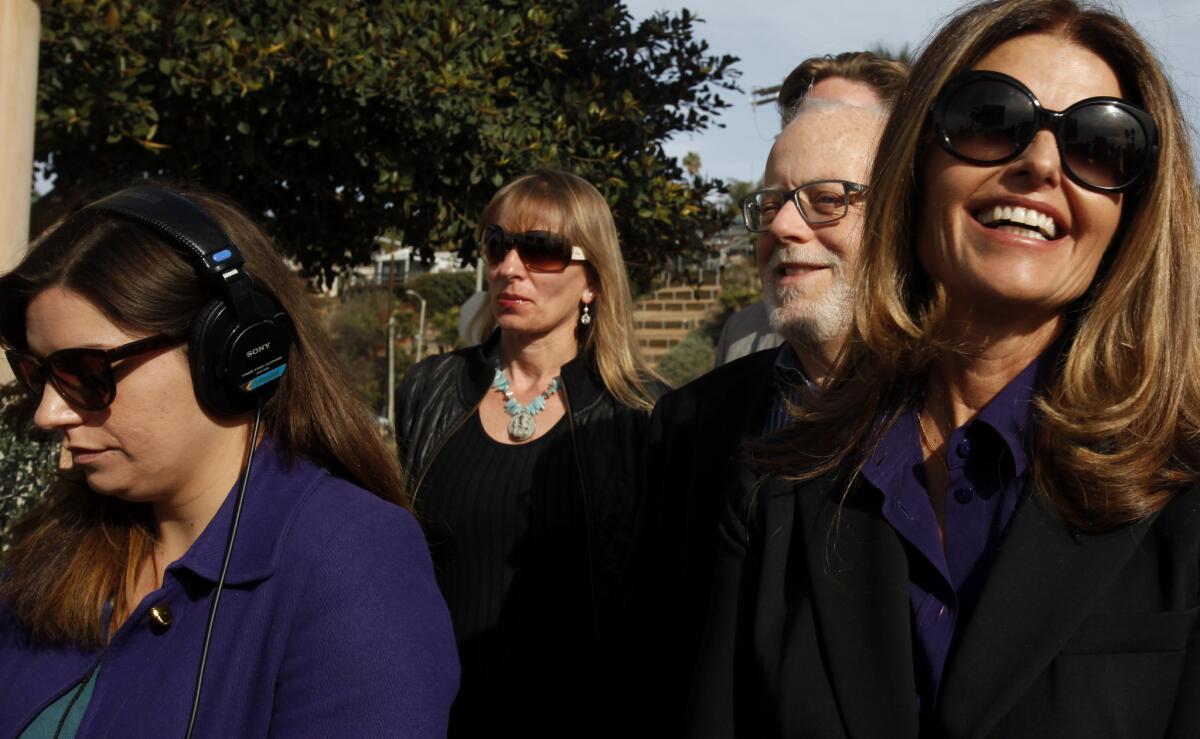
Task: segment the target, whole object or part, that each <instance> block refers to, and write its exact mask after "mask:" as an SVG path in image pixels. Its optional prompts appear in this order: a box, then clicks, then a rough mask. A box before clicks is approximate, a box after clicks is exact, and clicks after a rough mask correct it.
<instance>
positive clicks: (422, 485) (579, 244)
mask: <svg viewBox="0 0 1200 739" xmlns="http://www.w3.org/2000/svg"><path fill="white" fill-rule="evenodd" d="M480 254H481V257H482V258H483V259H484V261H485V262H486V264H487V273H488V287H489V289H488V300H489V303H490V316H489V317H490V318H491V322H492V323H493V325H494V326H495V327H496V330H495V331H493V332H492V334H491V337H490V338H489V339H488V340H487V341H486V342H485V343H484V344H482V345H481V346H475V347H470V348H467V349H461V350H459V351H456V352H453V353H451V354H445V355H442V356H437V357H431V358H429V359H427V360H425V361H424V362H422V363H420V364H418V365H417V366H415V367H413V368H412V369H411V370H410V371H409V373H408V375H407V376H406V377H405V379H404V382H403V383H402V385H401V387H400V388H399V392H398V393H397V402H396V419H397V420H396V425H397V429H396V434H397V439H398V441H399V445H400V450H401V458H402V460H403V462H404V466H405V468H406V469H407V471H408V475H409V477H408V479H409V490H410V491H411V494H412V496H413V504H414V506H415V507H416V509H417V511H418V513H419V514H420V515H421V517H422V521H423V523H424V525H425V530H426V535H427V537H428V540H429V544H430V548H431V551H432V553H433V558H434V564H435V566H436V568H437V570H438V577H439V581H440V584H441V586H442V592H443V593H444V594H445V596H446V600H447V603H448V604H449V606H450V611H451V614H452V616H453V618H454V626H455V632H456V634H457V637H458V644H459V652H460V656H461V658H462V664H463V683H462V689H461V690H460V692H459V697H458V699H457V700H456V701H455V705H454V709H453V711H452V714H451V726H450V734H451V736H484V735H507V734H512V735H524V736H554V735H561V736H590V735H592V734H593V733H594V734H602V733H604V730H603V729H602V728H601V727H604V726H609V725H615V724H618V723H619V722H620V720H621V718H620V711H618V710H615V707H616V706H619V705H627V702H625V701H622V700H621V698H620V696H619V695H618V692H619V691H618V686H619V685H620V682H621V681H620V679H619V677H620V676H619V673H614V672H613V671H612V670H611V668H612V667H613V666H614V665H615V660H614V655H615V654H617V653H618V651H619V648H620V647H621V642H622V640H621V639H620V638H619V637H618V636H617V633H616V629H617V628H618V626H617V624H618V623H620V622H621V619H619V618H618V610H619V603H620V601H621V599H622V594H623V593H625V592H627V591H628V589H629V587H630V586H629V583H628V574H629V573H630V572H631V570H632V562H631V560H630V552H629V546H628V545H629V542H630V539H631V538H632V530H633V526H634V522H635V513H636V504H637V495H636V491H637V489H638V486H637V482H638V478H639V462H640V457H639V453H640V449H641V444H642V438H643V433H644V430H645V427H646V425H647V423H648V420H649V410H650V407H651V405H652V403H653V398H654V397H655V395H656V394H657V392H658V391H659V389H660V386H659V384H658V383H657V381H656V380H654V379H653V376H652V375H651V373H650V372H649V371H648V370H647V368H646V366H645V364H643V362H642V361H641V359H640V358H639V357H638V353H637V348H636V346H635V344H634V338H633V321H632V314H633V311H632V305H631V299H630V292H629V285H628V283H627V281H626V275H625V265H624V262H623V260H622V258H621V251H620V246H619V243H618V238H617V232H616V227H615V226H614V224H613V220H612V215H611V213H610V212H609V209H608V205H607V204H606V203H605V201H604V197H603V196H602V195H601V194H600V193H599V192H598V191H597V190H596V188H594V187H592V186H591V185H590V184H588V183H587V182H585V181H584V180H582V179H580V178H579V177H576V176H574V175H571V174H568V173H565V172H561V171H557V170H549V169H541V170H536V171H534V172H531V173H530V174H527V175H524V176H522V177H519V178H517V179H516V180H514V181H513V182H511V183H509V184H507V185H505V186H504V187H502V188H501V189H500V191H499V192H497V193H496V195H495V197H493V198H492V201H491V203H489V204H488V207H487V208H486V209H485V210H484V212H483V216H482V218H481V219H480Z"/></svg>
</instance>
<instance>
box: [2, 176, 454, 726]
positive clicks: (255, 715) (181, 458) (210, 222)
mask: <svg viewBox="0 0 1200 739" xmlns="http://www.w3.org/2000/svg"><path fill="white" fill-rule="evenodd" d="M243 259H244V262H243V263H241V264H238V263H237V262H238V261H239V260H243ZM209 264H212V265H214V266H215V267H216V273H215V276H216V277H217V279H218V280H219V285H221V286H223V285H226V284H232V285H237V286H239V288H244V290H238V291H233V290H231V291H230V293H228V294H227V293H225V292H224V290H223V287H220V286H218V284H217V283H215V282H214V281H213V280H211V279H210V278H211V277H212V276H213V273H210V272H208V271H206V267H207V265H209ZM202 265H203V266H202ZM221 265H224V266H221ZM0 343H2V344H3V345H4V347H5V348H6V350H7V356H8V359H9V362H10V363H11V366H12V368H13V371H14V373H15V374H16V376H17V378H18V380H19V381H20V383H21V384H22V385H23V386H24V388H25V389H26V390H28V391H29V393H30V401H31V403H32V404H34V405H35V406H36V411H35V414H34V416H33V418H34V422H35V423H36V424H37V425H38V426H39V427H41V428H43V429H46V430H51V431H55V432H58V433H59V434H60V435H61V437H62V444H63V448H64V450H65V453H66V454H67V456H68V457H69V458H70V460H71V463H72V467H71V469H70V470H67V471H64V472H62V473H61V474H60V476H59V478H58V479H57V480H56V481H55V482H54V484H53V485H52V487H51V489H50V490H49V491H47V492H46V494H45V496H44V498H43V502H42V503H41V504H40V505H39V506H38V507H36V508H34V509H33V510H32V511H31V512H30V513H29V514H28V515H27V516H25V517H24V518H23V519H21V520H20V521H18V522H17V523H16V524H15V525H14V526H13V528H12V529H11V531H10V532H9V536H8V539H9V543H10V544H11V547H10V548H9V549H8V550H7V551H5V552H4V553H3V555H2V558H0V571H2V572H3V576H2V577H0V684H2V685H4V686H5V687H4V689H3V690H0V736H4V737H14V736H18V737H50V736H53V737H71V736H77V735H78V736H88V737H102V736H112V737H128V736H184V735H187V736H192V735H195V736H268V735H279V736H378V735H403V736H424V737H437V736H444V733H445V726H446V722H447V720H448V716H449V708H450V703H451V701H452V699H453V696H454V691H455V688H456V687H457V678H458V663H457V659H456V655H455V652H454V642H453V634H452V631H451V624H450V619H449V615H448V613H447V611H446V607H445V603H444V602H443V600H442V598H441V597H440V594H439V592H438V589H437V583H436V581H435V579H434V573H433V569H432V566H431V563H430V560H429V555H428V551H427V549H426V546H425V542H424V537H423V536H422V535H421V531H420V529H419V527H418V526H417V523H416V521H415V520H414V518H413V516H412V515H411V514H410V513H409V512H407V511H406V510H404V509H405V508H407V507H408V502H407V497H406V496H405V493H404V480H403V477H402V473H401V470H400V468H399V466H398V465H397V463H396V459H395V457H394V454H393V453H392V452H391V451H390V450H389V449H388V448H387V447H386V446H385V445H384V444H383V442H382V440H381V439H380V438H379V434H378V433H377V431H376V430H375V428H374V425H373V423H372V421H371V418H370V415H369V414H368V413H367V411H366V409H365V407H364V406H363V405H362V404H361V403H360V402H359V401H358V400H357V399H356V398H355V397H354V395H353V393H352V391H351V390H350V388H349V387H348V386H347V385H346V383H345V380H344V377H345V373H344V371H343V370H342V368H341V367H340V366H338V364H337V362H336V360H335V354H334V352H333V350H332V348H331V346H330V344H329V340H328V338H327V336H326V334H325V331H324V329H323V327H322V325H321V320H320V318H319V317H318V315H317V314H316V312H315V310H314V308H313V306H312V305H311V304H310V298H309V296H308V295H307V294H306V290H305V287H304V285H303V283H302V282H301V281H300V279H299V278H298V277H297V276H296V275H295V274H293V273H292V271H291V270H290V269H289V268H288V267H287V265H286V264H285V263H284V261H283V259H282V258H281V257H280V256H279V254H278V253H277V252H276V250H275V248H274V246H273V245H272V244H271V242H270V240H269V239H268V238H267V237H266V235H265V234H264V233H263V232H262V231H261V230H260V229H259V228H258V227H257V226H256V225H254V223H253V222H252V221H251V220H250V219H249V217H248V216H247V215H246V214H245V213H244V212H242V211H241V210H240V209H238V208H236V207H235V206H233V205H231V204H230V203H227V202H225V201H223V200H221V199H218V198H216V197H213V196H210V195H205V194H202V193H189V194H188V195H186V196H184V195H182V194H181V193H179V192H176V191H174V190H169V189H165V188H161V187H138V188H131V189H127V190H123V191H120V192H117V193H115V194H114V195H112V196H110V197H108V198H105V199H103V200H101V201H99V202H98V203H95V204H93V205H91V206H89V207H87V208H85V209H83V210H80V211H77V212H75V213H73V214H71V215H69V216H68V217H67V218H66V219H65V220H64V221H63V222H62V223H61V224H59V225H58V226H56V227H55V228H54V229H53V230H51V231H50V232H49V233H48V234H46V235H45V236H44V237H43V238H41V239H40V240H39V242H38V243H36V244H34V245H33V247H31V249H30V251H29V253H28V255H26V256H25V258H24V259H23V260H22V261H21V263H20V264H18V265H17V266H16V267H15V268H14V269H13V271H11V272H9V273H7V274H5V275H3V276H0ZM243 369H245V370H248V371H249V373H250V374H249V377H250V379H248V380H247V375H246V374H244V373H243V372H242V370H243ZM243 380H246V381H245V382H242V381H243ZM260 422H261V425H260ZM256 432H257V433H256ZM0 484H2V483H0ZM239 522H240V524H239ZM234 532H239V533H238V536H237V537H236V538H234ZM217 604H219V605H220V609H219V610H218V609H217ZM201 676H202V678H201ZM193 732H194V734H193Z"/></svg>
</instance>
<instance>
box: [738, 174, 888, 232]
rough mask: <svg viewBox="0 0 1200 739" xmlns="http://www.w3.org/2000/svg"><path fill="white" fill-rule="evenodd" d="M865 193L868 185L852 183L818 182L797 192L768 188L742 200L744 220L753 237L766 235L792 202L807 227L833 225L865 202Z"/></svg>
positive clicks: (808, 183) (803, 186)
mask: <svg viewBox="0 0 1200 739" xmlns="http://www.w3.org/2000/svg"><path fill="white" fill-rule="evenodd" d="M866 189H867V186H866V185H863V184H861V183H858V182H851V181H849V180H816V181H814V182H806V183H804V184H803V185H801V186H800V187H797V188H796V189H794V190H781V189H779V188H776V187H768V188H766V189H764V190H758V191H757V192H752V193H750V194H749V195H747V196H746V197H744V198H742V220H743V221H745V223H746V229H747V230H749V231H751V232H753V233H760V232H762V231H766V230H767V229H768V228H770V227H771V223H772V222H773V221H774V220H775V216H776V214H778V213H779V210H780V209H781V208H783V206H784V204H785V203H786V202H787V201H789V200H791V201H792V202H793V203H794V204H795V205H796V210H798V211H800V216H801V217H802V218H803V219H804V220H805V222H806V223H808V225H810V226H820V225H822V224H826V223H833V222H834V221H839V220H841V219H842V218H844V217H845V216H846V213H848V212H849V211H850V206H851V205H852V204H854V203H857V202H858V201H860V200H862V197H863V193H864V192H866Z"/></svg>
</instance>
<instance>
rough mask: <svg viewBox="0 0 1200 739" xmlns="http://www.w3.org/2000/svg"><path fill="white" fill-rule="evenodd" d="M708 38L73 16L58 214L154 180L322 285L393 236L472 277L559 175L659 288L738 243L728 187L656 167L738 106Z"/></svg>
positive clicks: (426, 12) (54, 35)
mask: <svg viewBox="0 0 1200 739" xmlns="http://www.w3.org/2000/svg"><path fill="white" fill-rule="evenodd" d="M697 22H698V19H697V18H696V17H695V16H694V15H692V14H691V13H689V12H688V11H687V10H683V11H681V12H680V13H679V14H677V15H670V14H666V13H660V14H657V15H655V16H653V17H651V18H649V19H647V20H644V21H642V22H640V23H638V24H635V23H634V22H633V20H632V18H631V16H630V15H629V13H628V11H627V10H626V9H625V7H624V6H623V5H622V4H621V3H619V2H616V3H614V2H611V1H610V0H391V1H388V2H378V1H371V0H308V1H307V2H303V3H291V2H280V0H213V1H212V2H204V3H178V2H167V1H165V0H148V1H147V0H98V1H97V0H60V1H59V2H54V3H47V4H45V6H44V8H43V11H42V43H41V58H40V69H39V85H38V127H37V131H38V133H37V143H36V156H37V159H38V161H39V162H41V163H42V166H43V168H44V174H45V175H46V176H48V177H52V178H54V183H55V191H56V193H57V195H58V196H59V197H58V198H57V200H61V199H62V196H63V195H64V194H70V193H78V192H94V191H95V190H97V189H99V188H103V187H108V186H111V185H112V184H113V183H117V182H121V181H123V180H128V179H130V178H135V177H139V176H151V177H160V178H167V179H173V180H183V181H188V182H195V183H198V184H200V185H202V186H206V187H209V188H212V189H215V190H217V191H220V192H224V193H227V194H229V195H230V196H231V197H233V198H234V199H235V200H237V201H238V202H240V203H242V204H243V205H245V206H246V207H248V208H249V209H250V210H251V211H252V212H254V213H256V214H257V215H259V216H260V217H261V219H262V220H263V221H264V222H265V223H266V225H267V227H268V229H269V230H270V231H271V233H272V234H273V235H274V236H275V238H276V239H277V240H278V241H279V242H280V243H281V244H282V245H283V246H284V248H285V250H286V251H287V252H288V253H290V254H291V255H292V256H294V257H295V258H297V259H298V260H299V262H300V263H301V264H302V265H303V266H304V267H305V268H306V269H307V270H308V271H309V272H310V273H313V274H320V275H322V276H324V277H328V276H330V275H331V274H332V273H333V272H334V271H335V270H337V269H338V268H340V267H341V266H343V265H347V264H352V263H361V262H364V261H366V260H367V258H368V256H369V254H370V252H371V251H372V250H373V248H374V238H375V237H376V236H377V235H379V234H381V233H383V232H384V231H385V230H387V231H391V232H393V233H396V234H398V235H399V236H400V237H401V238H402V239H403V241H404V242H406V243H409V244H413V245H416V246H418V247H420V248H421V249H422V252H423V254H424V255H425V256H426V257H429V256H430V255H431V254H432V252H433V251H434V250H442V249H460V250H461V254H462V255H463V257H464V258H470V257H471V256H472V255H473V254H474V246H473V243H472V242H473V237H474V229H475V226H476V218H477V217H478V214H479V213H480V212H481V211H482V209H483V207H484V205H485V204H486V203H487V201H488V200H489V199H490V198H491V196H492V194H493V193H494V192H495V190H496V188H497V187H498V186H499V185H500V184H502V183H503V182H505V181H506V180H509V179H511V178H512V177H514V176H516V175H518V174H520V173H522V172H524V171H527V170H529V169H531V168H533V167H535V166H541V165H554V166H560V167H562V168H564V169H568V170H570V171H573V172H575V173H577V174H579V175H581V176H583V177H584V178H586V179H588V180H589V181H591V182H593V183H594V184H596V186H597V187H598V188H600V190H601V191H602V192H603V193H604V194H605V196H606V198H607V199H608V201H609V203H610V205H611V206H612V208H613V210H614V213H615V215H616V218H617V224H618V227H619V229H620V232H621V235H622V237H623V239H624V244H623V246H624V249H625V254H626V258H627V260H628V261H629V262H630V264H631V265H634V267H635V269H636V270H637V273H638V274H639V275H643V276H644V275H647V274H649V273H650V272H652V271H653V269H654V268H655V267H656V266H658V265H659V264H661V263H663V262H664V261H666V260H667V259H669V258H670V257H671V256H672V255H673V254H676V253H679V252H683V251H688V250H692V249H699V248H702V247H701V244H702V240H703V237H704V236H705V235H706V234H707V233H711V232H712V231H714V230H716V229H718V228H719V227H720V226H721V225H722V224H721V218H720V215H719V212H718V208H716V207H715V206H713V205H712V204H711V203H710V201H709V196H710V195H712V194H713V193H715V192H716V191H718V190H719V188H720V183H719V181H715V180H707V179H704V178H702V177H701V176H700V175H699V174H698V173H697V174H692V175H690V176H689V175H688V174H687V173H685V172H684V171H683V169H682V168H681V167H680V165H679V163H678V162H677V161H676V160H674V159H673V158H671V157H669V156H667V155H666V154H665V153H664V151H663V148H662V144H663V142H664V141H666V140H667V139H668V138H669V137H671V136H672V135H675V134H679V133H687V132H694V131H698V130H700V129H703V128H705V127H707V126H709V125H713V124H714V120H713V117H714V115H716V114H717V113H718V112H719V111H720V110H721V109H722V108H724V107H726V103H725V102H724V101H723V100H722V98H721V97H720V94H721V93H722V92H723V91H725V90H730V89H736V88H735V86H734V81H735V76H736V72H735V71H734V69H733V67H732V64H733V63H734V62H735V61H736V60H735V59H734V58H732V57H729V56H722V55H716V54H713V53H711V52H710V51H709V49H708V46H707V44H706V43H705V42H704V41H703V40H701V39H699V38H697ZM55 202H56V198H55V197H51V198H44V199H43V200H42V201H41V202H40V203H39V207H42V208H54V207H55ZM59 207H61V203H59ZM34 220H35V222H38V221H39V220H40V221H44V220H45V219H44V218H42V219H39V218H38V217H37V214H36V213H35V219H34Z"/></svg>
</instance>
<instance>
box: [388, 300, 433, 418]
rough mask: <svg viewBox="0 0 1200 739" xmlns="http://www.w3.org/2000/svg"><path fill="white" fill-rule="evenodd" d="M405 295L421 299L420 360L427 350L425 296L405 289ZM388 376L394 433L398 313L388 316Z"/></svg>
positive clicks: (418, 330)
mask: <svg viewBox="0 0 1200 739" xmlns="http://www.w3.org/2000/svg"><path fill="white" fill-rule="evenodd" d="M404 294H405V295H411V296H413V297H414V298H416V299H417V300H419V301H421V315H420V317H419V318H418V319H417V359H416V361H418V362H420V361H421V357H422V355H423V354H424V350H425V298H422V297H421V296H420V295H418V294H417V292H416V291H415V290H405V291H404ZM387 342H388V376H387V420H388V427H389V428H391V430H392V433H395V432H396V314H395V313H393V314H391V315H390V316H388V334H387Z"/></svg>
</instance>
